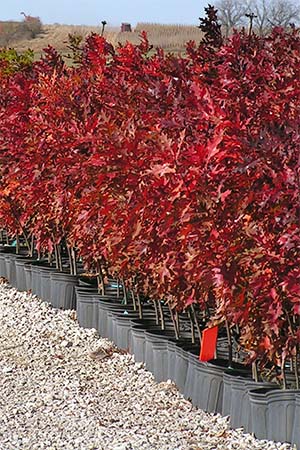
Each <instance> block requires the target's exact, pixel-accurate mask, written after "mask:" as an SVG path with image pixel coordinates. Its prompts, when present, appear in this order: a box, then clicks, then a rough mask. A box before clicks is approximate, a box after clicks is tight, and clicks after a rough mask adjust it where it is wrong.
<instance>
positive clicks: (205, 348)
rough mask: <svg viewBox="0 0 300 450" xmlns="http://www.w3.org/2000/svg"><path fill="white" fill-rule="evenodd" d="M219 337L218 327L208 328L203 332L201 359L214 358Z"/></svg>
mask: <svg viewBox="0 0 300 450" xmlns="http://www.w3.org/2000/svg"><path fill="white" fill-rule="evenodd" d="M217 339H218V327H213V328H206V329H205V330H203V333H202V342H201V349H200V355H199V360H200V361H209V360H210V359H214V357H215V352H216V347H217Z"/></svg>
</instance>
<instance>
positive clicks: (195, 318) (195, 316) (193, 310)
mask: <svg viewBox="0 0 300 450" xmlns="http://www.w3.org/2000/svg"><path fill="white" fill-rule="evenodd" d="M191 310H192V313H193V316H194V321H195V325H196V330H197V331H198V336H199V341H200V345H201V341H202V337H201V330H200V325H199V322H198V318H197V315H196V311H195V307H194V305H191Z"/></svg>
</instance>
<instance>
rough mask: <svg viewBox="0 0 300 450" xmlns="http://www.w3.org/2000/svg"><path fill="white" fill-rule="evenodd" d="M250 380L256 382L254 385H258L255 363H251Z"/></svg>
mask: <svg viewBox="0 0 300 450" xmlns="http://www.w3.org/2000/svg"><path fill="white" fill-rule="evenodd" d="M252 378H253V380H254V381H256V383H258V370H257V363H256V361H253V363H252Z"/></svg>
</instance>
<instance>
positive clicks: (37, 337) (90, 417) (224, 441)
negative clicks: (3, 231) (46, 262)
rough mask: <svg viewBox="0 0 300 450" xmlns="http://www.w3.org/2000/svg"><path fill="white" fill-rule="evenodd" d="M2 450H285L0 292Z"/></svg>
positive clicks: (52, 314)
mask: <svg viewBox="0 0 300 450" xmlns="http://www.w3.org/2000/svg"><path fill="white" fill-rule="evenodd" d="M0 330H1V331H0V450H19V449H23V450H24V449H26V450H37V449H38V450H41V449H48V450H50V449H51V450H62V449H66V450H72V449H74V450H75V449H76V450H79V449H80V450H92V449H93V450H96V449H97V450H129V449H131V450H133V449H134V450H154V449H158V450H214V449H222V450H230V449H249V450H254V449H259V450H262V449H269V450H271V449H281V450H285V449H289V448H290V447H289V446H288V445H287V444H274V443H270V442H266V441H258V440H255V439H254V438H253V437H252V436H250V435H246V434H244V435H243V434H242V432H241V431H240V430H239V431H236V430H235V431H231V430H229V429H228V425H227V421H226V419H225V418H222V417H220V416H213V415H210V414H206V413H204V412H202V411H201V410H197V409H196V408H194V407H192V405H191V404H190V402H188V401H186V400H184V398H183V397H182V395H181V394H179V393H178V391H177V389H176V388H175V386H174V384H172V383H169V382H166V383H160V384H157V383H156V382H155V381H154V380H153V377H152V375H151V374H150V373H149V372H147V371H146V370H144V368H143V365H142V364H135V363H134V361H133V358H132V357H131V356H130V355H128V354H121V353H118V351H117V349H115V348H114V347H112V344H111V343H110V342H109V341H107V340H106V339H102V338H99V336H98V335H97V334H96V332H95V331H93V330H84V329H81V328H80V327H79V326H78V324H77V322H76V318H75V313H74V312H72V311H58V310H55V309H52V308H51V307H50V306H49V305H47V304H46V303H43V302H41V301H40V300H39V299H37V298H36V297H33V296H31V295H28V294H25V293H18V292H17V291H16V290H15V289H12V288H10V287H9V286H8V285H6V284H0Z"/></svg>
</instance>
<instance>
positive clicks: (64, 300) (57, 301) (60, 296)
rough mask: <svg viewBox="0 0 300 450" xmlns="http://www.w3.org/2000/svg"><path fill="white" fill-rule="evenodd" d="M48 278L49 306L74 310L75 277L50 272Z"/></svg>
mask: <svg viewBox="0 0 300 450" xmlns="http://www.w3.org/2000/svg"><path fill="white" fill-rule="evenodd" d="M50 278H51V304H52V305H53V306H54V307H55V308H61V309H76V294H75V286H77V285H78V278H77V276H75V275H70V274H69V273H65V272H50Z"/></svg>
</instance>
